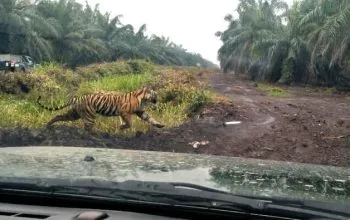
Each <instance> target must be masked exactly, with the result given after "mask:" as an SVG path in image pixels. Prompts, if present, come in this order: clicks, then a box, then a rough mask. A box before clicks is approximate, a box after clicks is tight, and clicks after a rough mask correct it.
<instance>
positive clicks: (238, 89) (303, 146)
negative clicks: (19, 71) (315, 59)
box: [0, 75, 350, 167]
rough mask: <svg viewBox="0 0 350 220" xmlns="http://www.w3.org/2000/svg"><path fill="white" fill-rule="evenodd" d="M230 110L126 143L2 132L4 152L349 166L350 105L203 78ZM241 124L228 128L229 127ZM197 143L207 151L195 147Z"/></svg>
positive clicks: (64, 131)
mask: <svg viewBox="0 0 350 220" xmlns="http://www.w3.org/2000/svg"><path fill="white" fill-rule="evenodd" d="M199 78H200V80H202V81H206V82H207V83H209V85H210V87H211V88H212V89H213V90H214V91H216V92H219V93H221V94H223V95H224V96H226V97H227V98H228V99H229V101H230V103H231V104H230V103H229V104H214V105H211V106H208V107H206V108H205V109H203V111H202V113H201V114H200V117H198V118H197V119H194V120H193V121H191V122H188V123H186V124H183V125H182V126H180V127H177V128H172V129H155V130H153V131H152V132H151V133H147V134H140V135H138V136H137V137H136V138H133V139H126V138H122V137H118V136H111V135H107V134H101V135H99V136H95V137H92V136H91V137H84V138H83V137H82V133H81V131H80V130H78V129H75V128H55V130H53V131H48V130H44V129H42V130H27V129H12V130H8V129H7V130H5V129H3V130H1V131H0V143H1V146H9V145H10V146H18V145H20V146H23V145H50V146H51V145H52V146H53V145H56V146H57V145H61V146H88V147H108V148H124V149H140V150H155V151H172V152H185V153H201V154H214V155H226V156H234V157H251V158H261V159H273V160H282V161H293V162H303V163H315V164H327V165H336V166H347V167H348V166H350V138H347V137H340V136H347V135H348V134H349V130H350V99H346V98H345V97H344V96H340V95H334V94H328V95H327V96H326V95H325V94H326V93H324V92H317V91H315V90H310V91H308V90H307V89H305V88H296V87H295V88H291V87H290V88H288V91H289V92H290V93H291V94H292V97H289V98H275V97H270V96H268V95H267V94H265V93H264V92H261V91H260V90H259V89H258V88H257V87H256V86H254V84H252V83H251V82H248V81H239V80H235V79H233V78H232V77H230V76H227V77H225V76H222V75H210V76H207V77H205V76H200V77H199ZM232 120H240V121H242V123H241V124H238V125H227V126H223V125H222V123H223V122H225V121H232ZM195 141H198V142H200V141H206V142H205V143H206V145H198V147H197V148H194V147H193V143H192V142H195Z"/></svg>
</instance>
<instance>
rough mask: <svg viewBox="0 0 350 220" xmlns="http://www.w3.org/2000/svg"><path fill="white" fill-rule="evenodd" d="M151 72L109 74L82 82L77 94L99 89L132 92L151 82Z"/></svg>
mask: <svg viewBox="0 0 350 220" xmlns="http://www.w3.org/2000/svg"><path fill="white" fill-rule="evenodd" d="M150 80H151V74H149V73H145V74H129V75H116V76H107V77H104V78H102V79H100V80H94V81H86V82H82V83H81V84H80V86H79V89H78V91H77V94H86V93H90V92H99V91H118V92H131V91H133V90H136V89H138V88H140V87H141V86H142V85H145V84H146V83H148V82H150Z"/></svg>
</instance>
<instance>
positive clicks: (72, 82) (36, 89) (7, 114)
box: [0, 60, 212, 137]
mask: <svg viewBox="0 0 350 220" xmlns="http://www.w3.org/2000/svg"><path fill="white" fill-rule="evenodd" d="M195 73H196V71H195V68H177V67H162V66H155V65H154V64H152V63H150V62H147V61H144V60H129V61H117V62H113V63H106V64H104V63H100V64H93V65H89V66H86V67H79V68H77V69H76V70H71V69H67V68H64V67H62V66H61V65H59V64H56V63H47V64H44V65H41V66H39V67H37V68H35V69H34V70H33V71H32V72H31V73H30V74H27V76H26V77H28V76H30V79H33V86H32V87H31V89H30V91H28V92H27V93H25V94H24V95H18V94H16V93H13V94H7V93H4V92H3V93H1V94H0V105H1V106H2V108H1V109H0V114H1V115H3V117H2V120H0V126H1V127H18V126H21V127H27V128H39V127H44V126H45V124H46V123H47V122H48V121H49V120H50V119H51V118H52V117H54V116H55V115H57V114H61V113H63V112H65V111H67V109H63V110H59V111H54V112H50V111H47V110H45V109H42V108H40V107H39V106H38V105H37V104H36V99H37V97H38V96H39V95H40V96H42V103H43V104H44V105H46V106H49V107H54V106H58V105H61V104H63V102H65V101H66V100H67V99H68V98H70V97H73V96H78V95H83V94H87V93H92V92H103V91H105V92H107V91H115V92H120V93H123V92H130V91H133V90H136V89H139V88H142V87H143V86H150V87H151V88H153V89H155V90H156V91H157V92H158V94H159V102H158V103H157V104H155V105H154V104H149V105H147V106H146V107H145V108H146V111H147V113H148V114H149V115H151V116H152V117H154V118H155V119H156V120H158V121H160V122H161V123H163V124H165V128H170V127H176V126H179V125H181V124H183V123H184V122H186V121H187V120H189V119H190V118H191V115H192V114H193V113H195V112H198V111H200V109H201V108H202V107H203V106H205V105H207V104H209V103H210V102H211V101H212V95H211V94H210V92H208V91H207V90H206V88H205V87H203V86H202V85H201V84H199V83H198V82H197V81H196V79H195V77H194V75H195ZM12 77H16V76H12ZM13 81H15V80H13ZM0 86H1V85H0ZM0 88H1V87H0ZM132 123H133V125H132V127H131V128H130V129H127V130H125V131H120V130H119V126H120V125H121V120H120V117H103V116H97V118H96V125H95V126H94V130H95V131H100V132H108V133H111V134H115V133H117V134H119V135H124V136H130V137H131V136H133V135H134V134H135V133H136V131H142V132H147V131H149V130H151V129H153V128H152V126H151V125H149V124H147V123H146V122H144V121H142V120H141V119H139V118H138V117H137V116H133V117H132ZM57 125H64V126H77V127H80V128H83V121H82V120H78V121H74V122H59V123H57ZM57 125H56V126H57Z"/></svg>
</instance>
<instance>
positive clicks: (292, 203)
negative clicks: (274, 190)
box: [0, 178, 350, 219]
mask: <svg viewBox="0 0 350 220" xmlns="http://www.w3.org/2000/svg"><path fill="white" fill-rule="evenodd" d="M5 180H6V181H5ZM5 180H4V181H3V180H2V179H0V195H1V194H2V193H8V192H12V193H14V192H21V193H32V194H33V193H36V194H44V195H49V196H70V197H79V198H85V199H96V198H99V199H105V200H112V201H122V202H123V201H124V202H137V203H142V204H159V205H166V206H177V207H187V208H189V207H192V208H206V209H211V210H227V211H243V212H246V213H259V214H270V215H279V216H281V215H282V216H285V217H291V216H293V217H297V218H303V219H305V218H328V219H348V218H349V217H350V211H349V210H350V206H348V205H339V204H336V205H335V204H328V203H319V202H313V201H300V200H288V199H283V198H282V199H276V198H262V197H256V198H255V197H253V196H249V197H248V196H241V195H233V194H231V193H227V192H223V191H219V190H215V189H211V188H207V187H203V186H199V185H195V184H188V183H171V182H147V181H132V180H130V181H124V182H111V181H103V180H96V179H83V180H74V181H67V180H58V179H45V180H44V179H34V178H6V179H5Z"/></svg>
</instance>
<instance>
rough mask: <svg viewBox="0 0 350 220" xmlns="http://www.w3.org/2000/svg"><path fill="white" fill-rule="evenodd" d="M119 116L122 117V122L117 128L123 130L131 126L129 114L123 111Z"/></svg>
mask: <svg viewBox="0 0 350 220" xmlns="http://www.w3.org/2000/svg"><path fill="white" fill-rule="evenodd" d="M120 117H121V118H122V121H123V122H124V124H122V125H120V127H119V129H120V130H125V129H128V128H131V114H128V113H123V114H121V115H120Z"/></svg>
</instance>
